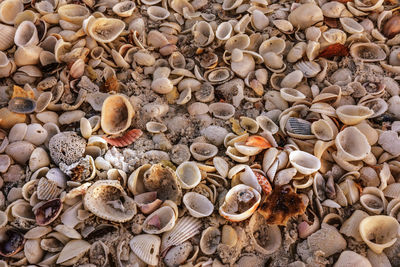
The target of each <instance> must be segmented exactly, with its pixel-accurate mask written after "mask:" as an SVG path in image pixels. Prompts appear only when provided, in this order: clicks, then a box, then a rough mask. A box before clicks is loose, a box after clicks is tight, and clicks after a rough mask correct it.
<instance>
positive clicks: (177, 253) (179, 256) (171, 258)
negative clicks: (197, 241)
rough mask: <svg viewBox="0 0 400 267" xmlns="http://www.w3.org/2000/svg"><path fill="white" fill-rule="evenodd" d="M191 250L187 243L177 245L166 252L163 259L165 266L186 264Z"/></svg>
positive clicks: (191, 247)
mask: <svg viewBox="0 0 400 267" xmlns="http://www.w3.org/2000/svg"><path fill="white" fill-rule="evenodd" d="M192 250H193V246H192V244H191V243H190V242H189V241H187V242H185V243H182V244H179V245H178V246H176V247H174V248H172V249H171V250H169V251H168V252H167V254H166V255H165V257H164V262H165V263H166V264H167V266H176V265H179V264H182V263H184V262H186V260H187V258H188V257H189V255H190V253H191V252H192Z"/></svg>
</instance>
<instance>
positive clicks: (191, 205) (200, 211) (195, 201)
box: [183, 192, 214, 218]
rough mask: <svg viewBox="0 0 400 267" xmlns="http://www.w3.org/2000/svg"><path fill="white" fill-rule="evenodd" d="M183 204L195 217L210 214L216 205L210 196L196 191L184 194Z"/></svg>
mask: <svg viewBox="0 0 400 267" xmlns="http://www.w3.org/2000/svg"><path fill="white" fill-rule="evenodd" d="M183 204H185V207H186V208H187V209H188V211H189V213H190V215H192V216H193V217H195V218H201V217H207V216H210V215H211V213H212V212H213V210H214V205H213V204H212V203H211V201H210V200H209V199H208V198H206V197H205V196H203V195H201V194H199V193H195V192H188V193H186V194H185V195H184V196H183Z"/></svg>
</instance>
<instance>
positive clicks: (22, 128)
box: [8, 123, 28, 143]
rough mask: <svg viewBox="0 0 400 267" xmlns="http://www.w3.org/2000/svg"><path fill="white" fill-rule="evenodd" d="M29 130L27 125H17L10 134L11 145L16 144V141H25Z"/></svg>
mask: <svg viewBox="0 0 400 267" xmlns="http://www.w3.org/2000/svg"><path fill="white" fill-rule="evenodd" d="M27 129H28V125H26V123H17V124H15V125H14V126H13V127H12V128H11V130H10V132H9V134H8V141H9V142H10V143H12V142H15V141H22V140H24V137H25V134H26V131H27Z"/></svg>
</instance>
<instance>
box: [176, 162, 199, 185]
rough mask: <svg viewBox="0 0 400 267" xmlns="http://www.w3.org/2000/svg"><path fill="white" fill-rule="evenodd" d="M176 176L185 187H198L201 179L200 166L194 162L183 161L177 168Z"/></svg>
mask: <svg viewBox="0 0 400 267" xmlns="http://www.w3.org/2000/svg"><path fill="white" fill-rule="evenodd" d="M176 176H177V177H178V180H179V182H180V184H181V186H182V188H183V189H191V188H194V187H196V186H197V185H198V184H199V183H200V181H201V173H200V169H199V167H197V165H196V163H194V162H183V163H182V164H180V165H179V166H178V168H176Z"/></svg>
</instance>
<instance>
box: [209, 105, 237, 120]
mask: <svg viewBox="0 0 400 267" xmlns="http://www.w3.org/2000/svg"><path fill="white" fill-rule="evenodd" d="M209 110H210V112H211V113H212V114H213V115H214V117H216V118H219V119H224V120H227V119H229V118H231V117H232V116H233V115H234V114H235V107H234V106H233V105H231V104H228V103H221V102H219V103H212V104H210V105H209Z"/></svg>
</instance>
